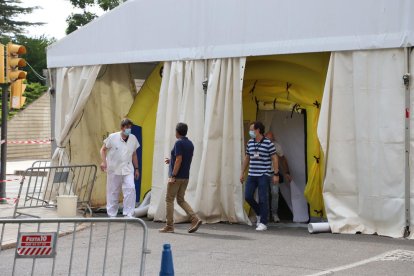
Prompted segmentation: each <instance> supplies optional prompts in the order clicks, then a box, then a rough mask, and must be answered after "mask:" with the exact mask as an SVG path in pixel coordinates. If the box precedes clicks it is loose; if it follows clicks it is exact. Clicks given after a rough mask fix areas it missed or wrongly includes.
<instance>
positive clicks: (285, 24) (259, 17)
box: [47, 0, 414, 68]
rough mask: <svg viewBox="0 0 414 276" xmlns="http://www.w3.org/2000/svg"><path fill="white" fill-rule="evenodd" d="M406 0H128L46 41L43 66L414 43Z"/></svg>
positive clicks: (411, 4) (413, 5)
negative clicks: (59, 37) (45, 60)
mask: <svg viewBox="0 0 414 276" xmlns="http://www.w3.org/2000/svg"><path fill="white" fill-rule="evenodd" d="M413 11H414V1H411V0H394V1H388V0H364V1H361V0H348V1H326V0H313V1H309V0H289V1H286V0H257V1H253V0H197V1H195V0H179V1H177V0H151V1H148V0H129V1H127V2H125V3H123V4H122V5H120V6H119V7H117V8H115V9H113V10H112V11H110V12H108V13H106V14H105V15H103V16H101V17H99V18H98V19H96V20H94V21H93V22H91V23H89V24H88V25H86V26H84V27H83V28H81V29H79V30H78V31H76V32H74V33H72V34H70V35H68V36H66V37H65V38H63V39H61V40H59V41H58V42H56V43H54V44H53V45H51V46H50V47H49V48H48V53H47V59H48V67H49V68H53V67H66V66H81V65H92V64H113V63H135V62H147V61H166V60H187V59H207V58H221V57H236V56H260V55H274V54H287V53H307V52H322V51H341V50H356V49H375V48H397V47H404V46H411V45H414V13H413Z"/></svg>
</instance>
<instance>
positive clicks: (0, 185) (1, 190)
mask: <svg viewBox="0 0 414 276" xmlns="http://www.w3.org/2000/svg"><path fill="white" fill-rule="evenodd" d="M1 89H2V93H1V103H2V104H1V141H2V144H1V161H0V162H1V172H0V180H1V182H0V204H4V203H6V200H5V198H6V182H5V180H6V163H7V142H6V141H7V116H8V113H9V110H8V109H9V108H8V107H9V105H8V101H7V100H8V96H9V95H8V94H9V85H8V84H2V85H1Z"/></svg>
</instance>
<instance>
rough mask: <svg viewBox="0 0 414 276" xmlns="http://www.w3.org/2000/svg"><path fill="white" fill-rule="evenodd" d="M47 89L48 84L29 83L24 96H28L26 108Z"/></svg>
mask: <svg viewBox="0 0 414 276" xmlns="http://www.w3.org/2000/svg"><path fill="white" fill-rule="evenodd" d="M46 91H47V86H44V85H42V84H40V83H38V82H32V83H28V84H27V87H26V90H25V92H24V94H23V96H25V97H26V102H25V104H24V106H23V108H25V107H26V106H27V105H29V104H31V103H32V102H34V101H35V100H37V99H38V98H39V97H40V96H42V95H43V94H44V93H45V92H46Z"/></svg>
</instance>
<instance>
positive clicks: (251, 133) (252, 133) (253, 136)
mask: <svg viewBox="0 0 414 276" xmlns="http://www.w3.org/2000/svg"><path fill="white" fill-rule="evenodd" d="M249 135H250V138H253V139H254V138H256V134H255V133H254V130H249Z"/></svg>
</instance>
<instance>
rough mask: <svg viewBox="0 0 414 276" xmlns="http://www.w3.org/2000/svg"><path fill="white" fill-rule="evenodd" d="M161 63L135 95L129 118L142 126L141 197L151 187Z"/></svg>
mask: <svg viewBox="0 0 414 276" xmlns="http://www.w3.org/2000/svg"><path fill="white" fill-rule="evenodd" d="M161 67H162V64H161V63H160V64H159V65H158V66H157V67H156V68H155V69H154V70H153V71H152V73H151V74H150V76H149V77H148V78H147V79H146V80H145V83H144V85H143V86H142V87H141V90H140V91H139V92H138V95H137V96H136V97H135V100H134V103H133V104H132V106H131V108H130V110H129V113H128V118H130V119H131V120H132V121H133V122H134V124H135V125H137V126H140V127H141V128H142V176H141V177H142V178H141V198H140V201H141V200H142V199H143V196H144V195H145V193H146V192H148V191H149V190H150V189H151V185H152V161H153V154H154V137H155V120H156V117H157V106H158V96H159V92H160V87H161V76H160V70H161Z"/></svg>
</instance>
